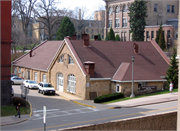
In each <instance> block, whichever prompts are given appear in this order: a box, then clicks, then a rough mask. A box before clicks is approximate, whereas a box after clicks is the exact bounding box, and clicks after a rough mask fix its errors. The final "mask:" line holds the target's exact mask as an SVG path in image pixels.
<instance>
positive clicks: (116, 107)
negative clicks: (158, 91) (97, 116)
mask: <svg viewBox="0 0 180 131" xmlns="http://www.w3.org/2000/svg"><path fill="white" fill-rule="evenodd" d="M177 100H178V99H174V100H167V101H163V102H154V103H149V104H141V105H135V106H124V107H123V106H122V107H119V106H115V107H108V109H118V108H131V107H137V106H145V105H151V104H159V103H165V102H170V101H177Z"/></svg>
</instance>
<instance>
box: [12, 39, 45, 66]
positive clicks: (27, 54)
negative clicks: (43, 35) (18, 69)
mask: <svg viewBox="0 0 180 131" xmlns="http://www.w3.org/2000/svg"><path fill="white" fill-rule="evenodd" d="M46 42H47V40H45V41H43V42H42V43H41V44H39V45H38V46H36V47H34V48H33V49H32V50H34V49H36V48H37V47H39V46H41V45H42V44H44V43H46ZM29 52H30V51H29ZM29 52H28V53H26V54H24V55H22V56H21V57H19V58H17V59H16V60H14V61H13V62H11V63H12V64H13V63H15V62H16V61H18V60H20V59H21V58H23V57H24V56H26V55H28V54H29Z"/></svg>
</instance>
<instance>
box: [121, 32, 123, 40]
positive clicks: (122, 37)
mask: <svg viewBox="0 0 180 131" xmlns="http://www.w3.org/2000/svg"><path fill="white" fill-rule="evenodd" d="M123 40H124V32H121V41H123Z"/></svg>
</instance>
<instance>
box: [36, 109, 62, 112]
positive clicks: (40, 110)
mask: <svg viewBox="0 0 180 131" xmlns="http://www.w3.org/2000/svg"><path fill="white" fill-rule="evenodd" d="M46 111H47V112H48V111H59V109H49V110H46ZM37 112H43V110H36V111H33V113H37Z"/></svg>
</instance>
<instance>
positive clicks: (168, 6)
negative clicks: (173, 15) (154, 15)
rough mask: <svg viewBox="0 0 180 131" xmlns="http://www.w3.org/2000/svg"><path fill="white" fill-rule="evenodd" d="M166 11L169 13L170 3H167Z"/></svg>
mask: <svg viewBox="0 0 180 131" xmlns="http://www.w3.org/2000/svg"><path fill="white" fill-rule="evenodd" d="M167 12H168V13H170V5H167Z"/></svg>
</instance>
